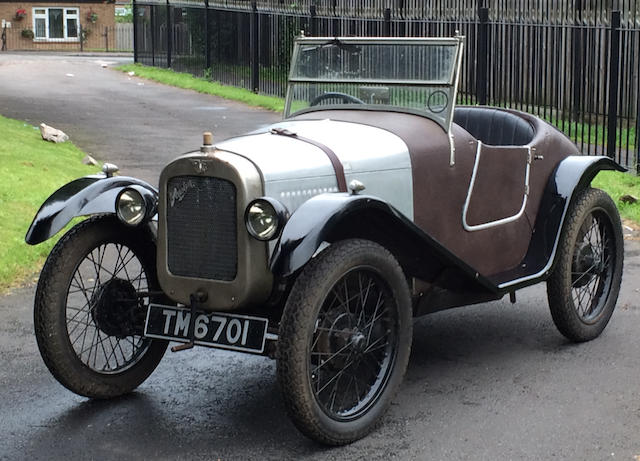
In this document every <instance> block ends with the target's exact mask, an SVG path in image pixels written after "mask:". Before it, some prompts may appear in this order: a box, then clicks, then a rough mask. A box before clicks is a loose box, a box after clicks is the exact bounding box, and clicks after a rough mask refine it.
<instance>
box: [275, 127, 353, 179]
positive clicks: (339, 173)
mask: <svg viewBox="0 0 640 461" xmlns="http://www.w3.org/2000/svg"><path fill="white" fill-rule="evenodd" d="M271 133H272V134H277V135H280V136H288V137H290V138H295V139H299V140H300V141H303V142H306V143H309V144H311V145H314V146H316V147H317V148H318V149H320V150H322V152H324V153H325V155H326V156H327V157H328V158H329V160H330V161H331V166H333V171H334V173H335V175H336V181H338V191H340V192H347V179H346V178H345V176H344V168H343V167H342V162H341V161H340V159H339V158H338V156H337V155H336V153H335V152H334V151H332V150H331V149H329V148H328V147H327V146H325V145H324V144H322V143H320V142H318V141H315V140H313V139H309V138H305V137H304V136H299V135H298V134H297V133H294V132H293V131H289V130H285V129H282V128H273V129H272V130H271Z"/></svg>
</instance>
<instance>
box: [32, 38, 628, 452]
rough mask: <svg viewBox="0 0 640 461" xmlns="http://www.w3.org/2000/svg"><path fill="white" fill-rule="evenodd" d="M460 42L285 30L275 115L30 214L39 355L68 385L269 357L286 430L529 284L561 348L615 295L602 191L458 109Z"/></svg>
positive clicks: (322, 413) (114, 392)
mask: <svg viewBox="0 0 640 461" xmlns="http://www.w3.org/2000/svg"><path fill="white" fill-rule="evenodd" d="M463 45H464V39H463V37H454V38H416V39H387V38H374V39H371V38H305V37H301V38H299V39H297V40H296V42H295V47H294V51H293V59H292V65H291V70H290V76H289V84H288V93H287V99H286V107H285V114H284V120H283V121H282V122H280V123H276V124H275V125H271V126H268V127H265V128H261V129H258V130H257V131H254V132H252V133H249V134H247V135H245V136H240V137H235V138H232V139H229V140H226V141H224V142H220V143H217V144H213V143H212V141H211V136H210V134H208V133H205V136H204V142H203V145H202V147H201V149H200V150H199V151H196V152H192V153H189V154H186V155H182V156H180V157H178V158H177V159H176V160H174V161H173V162H171V163H169V164H168V165H167V166H166V167H165V168H164V170H163V171H162V174H161V175H160V180H159V190H156V189H155V188H154V187H153V186H151V185H149V184H147V183H146V182H143V181H140V180H138V179H134V178H130V177H124V176H117V175H114V170H115V167H114V166H112V165H108V164H106V165H105V167H104V168H103V171H104V173H101V174H99V175H95V176H88V177H84V178H80V179H77V180H75V181H73V182H71V183H69V184H67V185H65V186H63V187H62V188H61V189H59V190H58V191H56V192H55V193H54V194H53V195H52V196H51V197H49V198H48V199H47V201H46V202H45V203H44V204H43V205H42V207H41V209H40V211H39V212H38V214H37V215H36V217H35V218H34V221H33V223H32V225H31V227H30V229H29V230H28V233H27V236H26V241H27V242H28V243H30V244H37V243H39V242H42V241H44V240H46V239H48V238H50V237H51V236H52V235H54V234H55V233H57V232H58V231H59V230H60V229H62V228H63V227H64V226H65V225H66V224H67V223H68V222H69V221H70V220H71V219H72V218H74V217H76V216H91V217H90V218H89V219H86V220H84V221H82V222H81V223H80V224H78V225H76V226H75V227H73V228H72V229H71V230H70V231H69V232H67V233H66V234H65V235H64V236H63V237H62V238H61V239H60V241H59V242H58V243H57V245H56V246H55V248H54V249H53V250H52V252H51V254H50V255H49V258H48V259H47V262H46V264H45V266H44V268H43V270H42V274H41V275H40V281H39V283H38V287H37V291H36V297H35V332H36V336H37V340H38V346H39V348H40V352H41V354H42V357H43V359H44V362H45V363H46V365H47V366H48V368H49V369H50V370H51V372H52V373H53V375H54V376H55V377H56V378H57V379H58V380H59V381H60V382H61V383H62V384H63V385H64V386H66V387H67V388H69V389H70V390H72V391H73V392H76V393H78V394H80V395H84V396H88V397H93V398H110V397H115V396H118V395H121V394H124V393H127V392H130V391H131V390H132V389H134V388H136V387H137V386H138V385H140V384H141V383H142V382H143V381H144V380H145V379H146V378H147V377H148V376H149V375H150V374H151V372H152V371H153V370H154V368H155V367H156V366H157V365H158V362H159V361H160V359H161V358H162V356H163V354H164V352H165V349H166V348H167V344H168V342H169V341H176V342H179V343H182V344H181V345H179V346H175V347H174V348H173V349H174V350H181V349H185V348H189V347H192V346H193V345H194V344H196V345H203V346H211V347H217V348H223V349H231V350H235V351H242V352H246V353H254V354H263V355H267V356H270V357H272V358H275V359H276V361H277V375H278V380H279V383H280V386H281V388H282V390H283V392H282V398H283V400H284V402H285V406H286V408H287V411H288V412H289V414H290V416H291V417H292V419H293V421H294V422H295V424H296V426H297V427H298V428H299V429H300V430H301V431H302V432H303V433H304V434H306V435H307V436H309V437H311V438H313V439H315V440H317V441H320V442H322V443H327V444H345V443H349V442H351V441H354V440H356V439H358V438H360V437H363V436H364V435H365V434H367V433H368V432H369V431H370V430H371V429H372V428H373V427H374V425H375V424H376V422H377V421H378V420H379V419H380V417H381V415H382V414H383V412H384V411H385V409H386V408H387V407H388V405H389V403H390V400H391V399H392V398H393V395H394V392H395V391H396V390H397V389H398V387H399V385H400V383H401V380H402V377H403V374H404V372H405V368H406V366H407V361H408V357H409V352H410V346H411V339H412V317H415V316H420V315H424V314H428V313H432V312H435V311H438V310H442V309H447V308H452V307H456V306H462V305H468V304H473V303H480V302H485V301H490V300H497V299H500V298H502V297H503V296H505V295H507V294H509V295H510V296H511V298H512V300H515V292H516V291H517V290H518V289H520V288H523V287H526V286H528V285H531V284H535V283H539V282H546V284H547V292H548V301H549V307H550V310H551V315H552V317H553V320H554V322H555V324H556V325H557V327H558V329H559V330H560V332H561V333H562V334H563V335H565V336H566V337H567V338H569V339H570V340H572V341H588V340H590V339H593V338H595V337H597V336H598V335H599V334H600V333H601V332H602V330H603V329H604V327H605V326H606V324H607V323H608V322H609V319H610V317H611V314H612V312H613V310H614V307H615V304H616V300H617V297H618V292H619V287H620V280H621V275H622V263H623V240H622V233H621V225H620V218H619V215H618V212H617V210H616V207H615V204H614V203H613V202H612V200H611V199H610V198H609V196H608V195H606V194H605V193H604V192H602V191H600V190H597V189H594V188H592V187H591V186H590V183H591V180H592V179H593V177H594V176H595V175H596V174H597V173H598V171H600V170H620V171H624V169H623V168H621V167H620V166H619V165H617V164H616V163H615V162H613V161H612V160H610V159H608V158H606V157H594V156H582V155H580V153H579V152H578V150H577V148H576V146H575V145H574V144H573V143H572V142H570V141H569V140H568V139H567V138H566V137H565V136H564V135H563V134H561V133H560V132H559V131H557V130H556V129H555V128H554V127H552V126H550V125H549V124H547V123H545V122H544V121H542V120H540V119H539V118H536V117H534V116H531V115H528V114H526V113H522V112H517V111H513V110H506V109H499V108H491V107H455V102H456V97H457V85H458V78H459V73H460V63H461V58H462V53H463Z"/></svg>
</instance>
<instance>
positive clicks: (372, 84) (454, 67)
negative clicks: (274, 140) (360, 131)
mask: <svg viewBox="0 0 640 461" xmlns="http://www.w3.org/2000/svg"><path fill="white" fill-rule="evenodd" d="M463 41H464V38H463V37H454V38H446V39H443V38H404V39H398V38H306V37H301V38H298V39H296V42H295V46H294V51H293V57H292V62H291V69H290V73H289V87H288V92H287V101H286V106H285V117H288V116H290V115H292V114H294V113H300V112H306V111H309V110H314V109H317V108H318V107H315V106H320V105H322V108H353V109H380V110H385V109H387V110H388V109H395V110H405V111H409V112H418V113H420V114H421V115H427V116H429V117H430V118H432V119H434V120H435V121H436V122H438V123H439V124H440V125H441V126H442V127H443V128H444V129H445V130H448V129H449V125H450V120H451V113H452V110H453V105H454V102H455V95H456V87H457V81H458V73H459V67H460V59H461V56H462V46H463Z"/></svg>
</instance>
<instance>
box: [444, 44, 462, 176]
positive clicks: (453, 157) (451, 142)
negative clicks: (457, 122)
mask: <svg viewBox="0 0 640 461" xmlns="http://www.w3.org/2000/svg"><path fill="white" fill-rule="evenodd" d="M464 40H465V39H464V37H461V38H460V46H459V47H458V56H457V58H458V63H457V66H456V79H455V81H454V82H453V92H452V94H453V98H452V99H453V101H452V102H451V111H450V113H449V126H448V127H447V136H448V138H449V166H450V167H452V166H454V165H455V164H456V146H455V143H454V140H453V133H452V132H451V125H452V124H453V114H454V112H455V110H456V98H457V97H458V84H459V83H460V69H461V68H462V54H463V51H464Z"/></svg>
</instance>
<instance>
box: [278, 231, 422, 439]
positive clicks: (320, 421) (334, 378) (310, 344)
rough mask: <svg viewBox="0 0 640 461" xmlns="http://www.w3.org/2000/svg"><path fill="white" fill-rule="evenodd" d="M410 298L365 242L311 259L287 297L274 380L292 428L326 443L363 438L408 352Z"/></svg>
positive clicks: (385, 260)
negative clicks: (276, 371) (293, 426)
mask: <svg viewBox="0 0 640 461" xmlns="http://www.w3.org/2000/svg"><path fill="white" fill-rule="evenodd" d="M411 327H412V325H411V298H410V295H409V288H408V286H407V282H406V279H405V276H404V273H403V271H402V268H401V267H400V265H399V264H398V262H397V261H396V259H395V258H394V257H393V255H392V254H391V253H389V251H387V250H386V249H385V248H383V247H382V246H380V245H378V244H377V243H374V242H371V241H367V240H356V239H353V240H344V241H340V242H337V243H334V244H332V245H331V246H330V247H329V248H328V249H326V250H324V251H323V252H322V253H320V254H319V255H318V256H316V257H314V258H313V259H312V260H311V261H310V262H309V263H308V264H307V266H306V267H305V268H304V270H303V271H302V273H301V274H300V275H299V276H298V278H297V279H296V281H295V283H294V285H293V288H292V290H291V293H290V294H289V297H288V298H287V303H286V305H285V308H284V312H283V315H282V319H281V322H280V334H279V341H278V381H279V383H280V386H281V388H282V396H283V400H284V403H285V407H286V408H287V411H288V412H289V415H290V416H291V418H292V419H293V422H294V423H295V424H296V426H297V427H298V429H300V431H301V432H302V433H304V434H305V435H307V436H308V437H310V438H312V439H314V440H316V441H318V442H321V443H325V444H330V445H343V444H346V443H350V442H353V441H354V440H357V439H359V438H361V437H364V436H365V435H366V434H367V433H369V432H370V431H371V430H372V429H373V428H374V427H375V425H376V424H377V423H378V421H379V419H380V417H381V416H382V415H383V414H384V412H385V411H386V409H387V407H388V406H389V404H390V403H391V399H392V398H393V396H394V394H395V392H396V391H397V389H398V387H399V385H400V383H401V382H402V377H403V376H404V372H405V370H406V367H407V362H408V359H409V353H410V350H411Z"/></svg>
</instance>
